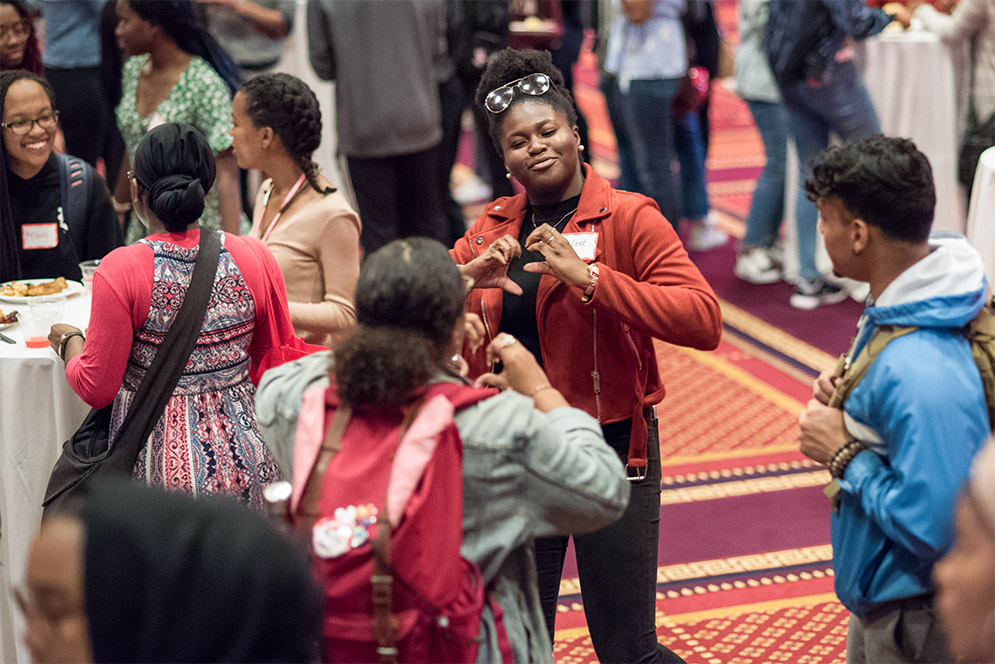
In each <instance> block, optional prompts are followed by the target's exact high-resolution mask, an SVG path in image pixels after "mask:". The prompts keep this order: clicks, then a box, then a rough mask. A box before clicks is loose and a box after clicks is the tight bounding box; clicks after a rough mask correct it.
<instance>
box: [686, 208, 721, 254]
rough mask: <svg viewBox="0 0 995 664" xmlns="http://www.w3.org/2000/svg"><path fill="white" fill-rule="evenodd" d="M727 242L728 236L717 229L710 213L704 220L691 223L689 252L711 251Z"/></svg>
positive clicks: (715, 221) (716, 223) (716, 224)
mask: <svg viewBox="0 0 995 664" xmlns="http://www.w3.org/2000/svg"><path fill="white" fill-rule="evenodd" d="M728 240H729V236H728V235H726V234H725V233H723V232H722V231H720V230H719V229H718V221H717V220H716V217H715V216H714V213H712V212H709V213H708V216H707V217H705V218H704V219H698V220H697V221H692V222H691V235H690V236H689V237H688V249H690V250H691V251H711V250H712V249H716V248H718V247H721V246H722V245H724V244H725V243H726V242H727V241H728Z"/></svg>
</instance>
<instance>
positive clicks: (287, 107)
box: [242, 74, 335, 194]
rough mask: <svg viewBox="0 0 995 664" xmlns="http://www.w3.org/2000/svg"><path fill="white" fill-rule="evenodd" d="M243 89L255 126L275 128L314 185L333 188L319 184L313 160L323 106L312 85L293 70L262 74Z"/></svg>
mask: <svg viewBox="0 0 995 664" xmlns="http://www.w3.org/2000/svg"><path fill="white" fill-rule="evenodd" d="M242 93H243V94H244V95H245V97H246V104H245V108H246V113H247V114H248V116H249V117H250V118H251V119H252V124H253V126H255V127H270V128H272V129H273V132H274V133H275V134H276V135H277V136H279V137H280V141H281V142H282V143H283V147H284V149H285V150H286V151H287V154H289V155H290V156H291V157H292V158H293V160H294V161H295V162H296V163H297V165H298V166H300V169H301V170H302V171H303V172H304V177H305V178H306V179H307V183H308V184H309V185H311V188H312V189H314V190H315V191H316V192H318V193H319V194H330V193H332V192H334V191H335V189H333V188H330V187H329V188H322V187H321V186H320V185H319V184H318V167H317V165H316V164H315V163H314V162H313V161H312V160H311V155H312V154H313V153H314V151H315V150H317V149H318V146H319V145H320V144H321V107H320V106H319V105H318V99H317V97H315V96H314V92H312V91H311V88H309V87H308V86H307V84H306V83H304V81H302V80H300V79H299V78H297V77H295V76H291V75H290V74H262V75H260V76H256V77H255V78H253V79H250V80H249V81H248V82H247V83H246V84H245V85H244V86H242Z"/></svg>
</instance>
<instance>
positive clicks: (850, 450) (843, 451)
mask: <svg viewBox="0 0 995 664" xmlns="http://www.w3.org/2000/svg"><path fill="white" fill-rule="evenodd" d="M866 449H867V445H864V444H863V443H862V442H860V441H859V440H855V439H854V440H851V441H850V442H848V443H847V444H846V445H844V446H843V447H841V448H840V449H838V450H836V454H834V455H833V458H832V459H830V460H829V474H830V475H832V476H833V477H835V478H836V479H843V474H844V473H846V469H847V467H848V466H849V465H850V462H851V461H853V460H854V459H855V458H856V456H857V455H858V454H860V453H861V452H863V451H864V450H866Z"/></svg>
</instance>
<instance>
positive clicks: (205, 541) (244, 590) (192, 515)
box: [83, 481, 321, 662]
mask: <svg viewBox="0 0 995 664" xmlns="http://www.w3.org/2000/svg"><path fill="white" fill-rule="evenodd" d="M83 523H84V526H85V530H86V535H85V540H86V544H85V567H84V570H85V571H84V593H85V596H86V614H87V618H88V620H89V624H90V638H91V642H92V646H93V657H94V661H96V662H304V661H314V659H315V657H314V655H315V654H316V652H317V641H318V637H319V634H320V626H321V595H320V590H318V588H317V587H316V586H315V584H314V582H313V581H312V578H311V572H310V569H309V565H308V561H307V557H306V555H305V553H304V552H303V551H299V550H297V549H296V548H295V547H294V546H293V545H292V544H291V543H290V542H289V541H288V540H286V539H285V538H284V537H283V536H282V535H281V534H279V533H277V532H276V531H275V530H273V529H272V528H271V526H270V525H269V524H268V523H266V522H265V521H264V520H263V518H262V517H261V516H259V515H257V514H255V513H254V512H251V511H250V510H249V509H248V508H247V507H245V506H244V505H242V504H241V503H237V502H235V501H233V500H228V499H222V498H202V499H198V500H194V499H192V498H190V497H189V496H187V495H184V494H178V493H166V492H163V491H159V490H155V489H149V488H148V487H145V486H142V485H138V484H136V483H134V482H131V481H119V482H111V483H107V484H104V485H102V486H98V487H96V488H95V489H94V491H93V492H92V493H91V494H90V495H89V496H88V497H87V499H86V503H85V505H84V507H83Z"/></svg>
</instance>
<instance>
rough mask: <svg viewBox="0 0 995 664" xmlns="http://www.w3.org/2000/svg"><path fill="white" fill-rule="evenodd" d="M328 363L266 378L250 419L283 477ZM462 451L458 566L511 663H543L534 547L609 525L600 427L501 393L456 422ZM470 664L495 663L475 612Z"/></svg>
mask: <svg viewBox="0 0 995 664" xmlns="http://www.w3.org/2000/svg"><path fill="white" fill-rule="evenodd" d="M328 364H329V354H328V353H317V354H315V355H310V356H308V357H305V358H302V359H300V360H297V361H296V362H292V363H288V364H285V365H283V366H281V367H278V368H276V369H273V370H271V371H268V372H266V374H265V375H264V376H263V379H262V382H261V383H260V384H259V389H258V391H257V393H256V418H257V420H258V421H259V427H260V430H261V432H262V436H263V439H264V440H265V441H266V442H267V444H269V445H270V447H271V449H272V450H273V452H274V454H275V455H276V458H277V460H278V461H279V462H280V464H281V467H282V468H283V469H284V474H285V476H289V471H290V468H291V465H292V464H291V463H290V461H291V460H292V457H293V450H292V446H293V439H294V431H295V430H296V426H297V413H298V411H299V409H300V404H301V397H302V395H303V394H304V391H305V390H307V388H308V387H310V386H311V385H314V384H325V385H327V384H328ZM455 419H456V426H457V428H458V429H459V432H460V438H461V439H462V441H463V546H462V553H463V556H464V557H465V558H466V559H467V560H470V561H473V562H475V563H476V564H477V565H478V566H479V568H480V572H481V574H482V575H483V579H484V583H486V584H490V587H491V589H492V590H491V593H492V597H493V598H494V599H495V600H496V601H497V603H498V605H499V606H500V607H501V609H502V611H503V612H504V626H505V629H506V631H507V633H508V640H509V641H510V642H511V645H512V649H513V651H514V656H515V661H516V662H552V661H553V656H552V645H551V644H550V643H549V636H548V634H547V632H546V625H545V622H544V620H543V616H542V609H541V608H540V605H539V594H538V590H537V587H536V572H535V560H534V550H533V540H534V539H535V538H536V537H545V536H549V535H565V534H582V533H587V532H591V531H593V530H597V529H598V528H602V527H604V526H607V525H608V524H610V523H612V522H614V521H615V520H616V519H618V518H619V517H620V516H621V515H622V512H623V511H624V510H625V507H626V505H627V504H628V502H629V484H628V482H626V480H625V474H624V471H623V468H622V464H621V462H620V461H619V459H618V455H616V454H615V452H614V451H613V450H612V449H611V448H610V447H609V446H608V445H606V444H605V442H604V438H603V436H602V433H601V427H600V426H599V425H598V423H597V421H596V420H595V419H594V418H592V417H591V416H590V415H588V414H586V413H585V412H583V411H581V410H577V409H575V408H557V409H556V410H553V411H551V412H549V413H541V412H539V411H537V410H535V409H534V408H533V407H532V401H531V399H529V398H527V397H524V396H522V395H520V394H517V393H515V392H512V391H510V390H508V391H505V392H503V393H501V394H499V395H497V396H495V397H492V398H490V399H486V400H484V401H482V402H479V403H478V404H476V405H473V406H470V407H468V408H465V409H464V410H462V411H460V412H459V413H457V414H456V418H455ZM481 635H482V639H483V640H482V643H481V647H480V651H479V653H478V655H477V661H478V662H494V661H499V660H500V654H499V652H498V649H497V639H496V636H495V634H494V622H493V616H492V615H491V614H490V612H489V610H487V609H485V611H484V621H483V624H482V625H481Z"/></svg>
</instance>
